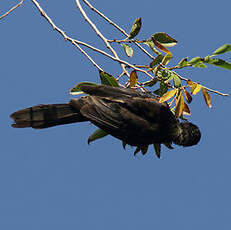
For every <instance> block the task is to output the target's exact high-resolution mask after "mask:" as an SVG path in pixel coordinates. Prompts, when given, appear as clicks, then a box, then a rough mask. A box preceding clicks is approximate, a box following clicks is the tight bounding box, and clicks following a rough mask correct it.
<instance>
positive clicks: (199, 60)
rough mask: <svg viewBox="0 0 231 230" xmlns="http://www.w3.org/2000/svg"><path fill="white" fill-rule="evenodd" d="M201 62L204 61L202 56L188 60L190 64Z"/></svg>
mask: <svg viewBox="0 0 231 230" xmlns="http://www.w3.org/2000/svg"><path fill="white" fill-rule="evenodd" d="M200 62H202V58H201V57H194V58H192V59H191V60H190V61H189V62H188V64H191V65H195V64H197V63H200Z"/></svg>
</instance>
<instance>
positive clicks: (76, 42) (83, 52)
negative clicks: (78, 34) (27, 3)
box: [31, 0, 103, 71]
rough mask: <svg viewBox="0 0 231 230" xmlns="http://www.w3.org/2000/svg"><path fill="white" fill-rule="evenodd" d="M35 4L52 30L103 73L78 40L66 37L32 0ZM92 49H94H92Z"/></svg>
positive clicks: (35, 2) (34, 1)
mask: <svg viewBox="0 0 231 230" xmlns="http://www.w3.org/2000/svg"><path fill="white" fill-rule="evenodd" d="M31 1H32V2H33V3H34V5H35V6H36V7H37V9H38V10H39V11H40V13H41V15H42V16H43V17H44V18H45V19H46V20H47V21H48V22H49V24H50V25H51V26H52V28H53V29H54V30H56V31H57V32H59V33H60V34H61V35H62V36H63V37H64V39H65V40H67V41H70V42H71V43H72V44H73V45H74V46H75V47H77V48H78V49H79V50H80V52H81V53H82V54H84V55H85V56H86V57H87V58H88V60H89V61H90V62H91V63H92V64H93V65H94V66H95V67H96V68H97V69H98V70H101V71H103V69H102V68H101V67H100V66H99V65H98V64H96V62H95V61H94V60H93V59H92V58H91V57H90V56H89V55H88V54H87V53H86V52H85V51H84V50H83V49H82V48H81V47H80V46H79V44H81V42H80V41H77V40H75V39H72V38H70V37H68V36H67V35H66V33H65V32H64V31H63V30H61V29H60V28H58V27H57V26H56V25H55V24H54V22H53V21H52V20H51V18H50V17H49V16H48V15H47V14H46V12H45V11H44V10H43V9H42V7H41V6H40V5H39V3H38V2H37V1H36V0H31ZM91 48H92V47H91Z"/></svg>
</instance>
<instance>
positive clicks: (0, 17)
mask: <svg viewBox="0 0 231 230" xmlns="http://www.w3.org/2000/svg"><path fill="white" fill-rule="evenodd" d="M23 2H24V0H22V1H21V2H19V3H18V4H17V5H15V6H13V7H12V8H11V9H10V10H9V11H7V12H6V13H5V14H3V15H2V16H0V20H1V19H3V18H4V17H6V16H7V15H8V14H9V13H11V12H12V11H14V10H15V9H16V8H18V7H19V6H21V5H22V4H23Z"/></svg>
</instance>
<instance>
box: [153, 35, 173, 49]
mask: <svg viewBox="0 0 231 230" xmlns="http://www.w3.org/2000/svg"><path fill="white" fill-rule="evenodd" d="M152 38H154V40H156V41H158V42H160V43H161V44H162V45H163V46H168V47H172V46H175V45H176V44H177V40H175V39H174V38H172V37H170V36H169V35H168V34H166V33H164V32H159V33H155V34H153V35H152Z"/></svg>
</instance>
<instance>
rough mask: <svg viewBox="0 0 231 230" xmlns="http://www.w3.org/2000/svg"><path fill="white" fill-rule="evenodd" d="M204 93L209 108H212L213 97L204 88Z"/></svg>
mask: <svg viewBox="0 0 231 230" xmlns="http://www.w3.org/2000/svg"><path fill="white" fill-rule="evenodd" d="M202 93H203V96H204V99H205V102H206V104H207V105H208V107H209V108H212V101H211V97H210V95H209V93H208V91H207V90H206V89H205V88H203V87H202Z"/></svg>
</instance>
